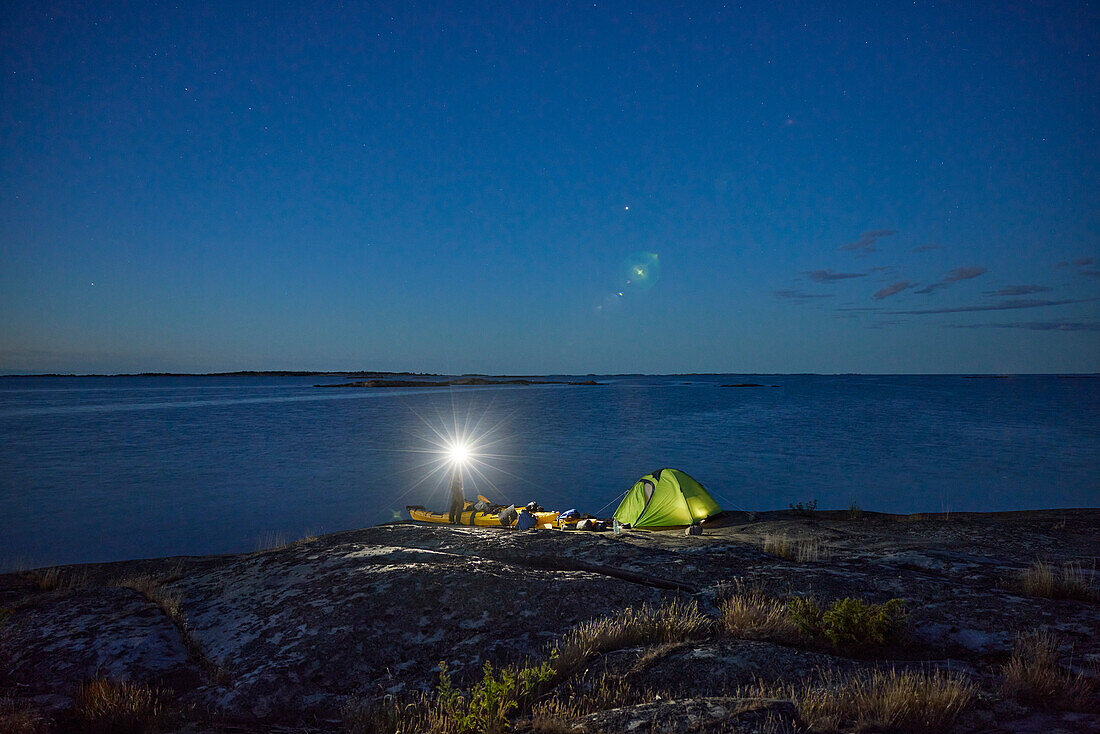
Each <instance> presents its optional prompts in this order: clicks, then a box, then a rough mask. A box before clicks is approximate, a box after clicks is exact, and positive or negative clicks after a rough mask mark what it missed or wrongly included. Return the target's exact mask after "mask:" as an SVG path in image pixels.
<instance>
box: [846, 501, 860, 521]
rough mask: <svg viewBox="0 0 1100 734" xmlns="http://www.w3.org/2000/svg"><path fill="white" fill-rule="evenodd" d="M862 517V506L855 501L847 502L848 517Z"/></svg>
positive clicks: (854, 518) (852, 518)
mask: <svg viewBox="0 0 1100 734" xmlns="http://www.w3.org/2000/svg"><path fill="white" fill-rule="evenodd" d="M861 517H863V508H862V507H860V506H859V505H857V504H856V503H855V502H851V503H849V504H848V519H849V520H859V519H860V518H861Z"/></svg>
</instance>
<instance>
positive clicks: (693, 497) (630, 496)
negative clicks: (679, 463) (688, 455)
mask: <svg viewBox="0 0 1100 734" xmlns="http://www.w3.org/2000/svg"><path fill="white" fill-rule="evenodd" d="M721 511H722V508H721V507H719V506H718V503H717V502H715V501H714V498H713V497H711V496H710V495H709V494H707V490H705V489H703V485H702V484H699V482H697V481H695V480H694V479H692V478H691V477H690V476H688V475H687V474H685V473H684V472H682V471H680V470H679V469H658V470H657V471H655V472H653V473H652V474H646V475H645V476H644V477H642V478H641V479H639V480H638V481H637V482H636V483H635V484H634V486H633V487H631V488H630V491H629V492H627V493H626V497H624V498H623V501H622V502H621V503H620V504H619V509H617V510H615V518H616V519H618V521H619V522H621V523H623V524H629V525H631V526H633V527H636V528H669V527H676V526H683V525H692V524H694V523H696V522H698V521H700V520H705V519H706V518H708V517H710V516H711V515H717V514H718V513H719V512H721Z"/></svg>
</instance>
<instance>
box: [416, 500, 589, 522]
mask: <svg viewBox="0 0 1100 734" xmlns="http://www.w3.org/2000/svg"><path fill="white" fill-rule="evenodd" d="M405 509H406V510H408V511H409V515H411V516H412V519H413V520H416V521H417V522H437V523H443V524H444V525H446V524H448V523H450V516H449V515H448V514H447V513H446V512H432V511H431V510H428V509H426V508H424V507H421V506H420V505H409V506H408V507H406V508H405ZM504 509H506V508H503V507H501V508H500V509H497V506H494V507H493V508H492V509H490V510H489V511H488V512H481V511H478V510H475V509H473V505H472V504H470V503H469V502H467V503H466V509H465V510H464V511H463V512H462V522H461V523H460V524H462V525H470V526H473V527H482V528H499V527H508V528H510V527H515V524H516V521H517V520H518V519H519V518H518V517H516V516H515V515H513V517H512V518H511V522H506V523H502V522H501V521H500V514H501V512H502V511H503V510H504ZM516 509H517V510H521V509H523V508H522V507H517V508H516ZM533 514H534V515H535V526H536V527H539V528H546V527H551V528H557V527H561V523H559V522H558V515H559V514H561V513H559V512H558V511H557V510H547V511H543V512H535V513H533ZM564 524H566V525H569V524H572V525H576V524H577V521H576V520H573V521H569V520H566V521H565V523H564Z"/></svg>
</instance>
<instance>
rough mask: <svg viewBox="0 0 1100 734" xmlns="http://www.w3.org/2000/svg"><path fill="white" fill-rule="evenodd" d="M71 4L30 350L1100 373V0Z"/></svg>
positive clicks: (19, 274)
mask: <svg viewBox="0 0 1100 734" xmlns="http://www.w3.org/2000/svg"><path fill="white" fill-rule="evenodd" d="M71 5H72V4H71V3H57V4H49V3H41V2H35V3H8V4H6V5H5V8H4V11H3V15H2V23H3V25H2V33H3V39H2V41H3V42H2V44H0V62H2V69H0V71H2V82H0V176H2V182H3V195H2V197H0V371H3V372H27V371H63V372H74V371H75V372H87V371H95V372H103V371H106V372H116V371H143V370H173V371H216V370H235V369H358V368H362V369H388V370H415V371H421V370H424V371H440V372H466V371H476V372H501V373H503V372H531V373H536V372H570V373H585V372H696V371H712V372H805V371H813V372H1086V371H1087V372H1092V371H1100V300H1097V299H1100V236H1098V234H1097V233H1098V232H1100V153H1098V151H1100V145H1098V135H1097V126H1098V122H1100V101H1098V90H1100V63H1098V58H1097V49H1098V48H1100V13H1098V11H1097V8H1096V7H1095V6H1090V5H1089V4H1087V3H1042V4H1039V3H1004V2H996V3H988V4H984V5H979V4H977V3H950V4H933V3H926V2H916V3H911V4H902V3H882V4H872V3H846V4H842V5H841V7H840V8H839V9H836V8H830V9H822V7H820V6H821V5H822V4H821V3H779V4H772V3H763V2H762V3H746V4H743V5H737V4H732V3H728V4H710V3H685V4H682V5H679V6H677V5H675V4H672V3H667V2H656V3H648V4H640V3H631V4H628V3H603V2H596V3H592V2H587V3H559V2H554V3H533V2H522V3H514V4H500V5H489V4H474V3H412V2H394V3H390V4H384V3H371V4H369V5H365V4H336V3H321V4H316V6H314V5H313V4H307V6H305V7H302V6H299V5H297V4H289V3H287V4H283V3H256V4H240V3H218V4H210V7H205V8H198V7H193V6H192V5H191V4H188V3H181V4H178V5H177V4H164V3H127V4H114V3H111V4H105V5H99V4H92V5H88V6H84V7H79V8H74V7H71ZM638 270H640V271H642V272H641V275H640V277H639V276H638V274H637V272H636V271H638Z"/></svg>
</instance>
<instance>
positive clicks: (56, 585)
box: [21, 566, 88, 591]
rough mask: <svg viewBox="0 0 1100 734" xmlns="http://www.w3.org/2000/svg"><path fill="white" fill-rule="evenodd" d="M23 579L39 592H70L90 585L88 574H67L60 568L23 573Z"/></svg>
mask: <svg viewBox="0 0 1100 734" xmlns="http://www.w3.org/2000/svg"><path fill="white" fill-rule="evenodd" d="M21 575H22V576H23V578H25V579H28V580H29V581H30V582H31V583H32V584H34V587H35V588H36V589H38V590H39V591H69V590H72V589H81V588H84V587H85V586H87V585H88V576H87V572H86V571H85V572H82V573H79V574H77V573H73V572H71V571H70V572H66V571H63V570H62V569H60V568H57V567H56V566H55V567H51V568H40V569H36V570H34V571H23V572H22V573H21Z"/></svg>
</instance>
